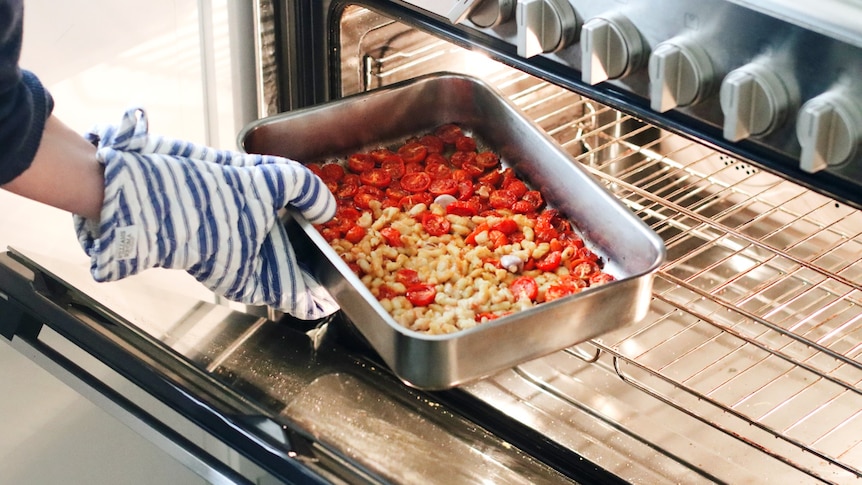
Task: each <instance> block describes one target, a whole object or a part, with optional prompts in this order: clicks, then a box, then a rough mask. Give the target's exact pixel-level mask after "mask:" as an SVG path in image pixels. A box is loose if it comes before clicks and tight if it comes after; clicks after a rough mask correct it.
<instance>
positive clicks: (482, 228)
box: [453, 202, 490, 244]
mask: <svg viewBox="0 0 862 485" xmlns="http://www.w3.org/2000/svg"><path fill="white" fill-rule="evenodd" d="M453 204H454V202H453ZM488 229H490V227H489V226H488V224H487V223H485V222H483V223H481V224H479V225H478V226H476V227H475V228H474V229H473V232H471V233H470V234H468V235H467V237H465V238H464V242H465V243H467V244H476V236H478V235H479V234H482V233H483V232H486V231H487V230H488Z"/></svg>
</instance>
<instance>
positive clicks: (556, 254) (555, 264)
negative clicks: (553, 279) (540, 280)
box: [536, 251, 563, 271]
mask: <svg viewBox="0 0 862 485" xmlns="http://www.w3.org/2000/svg"><path fill="white" fill-rule="evenodd" d="M562 260H563V254H562V253H561V252H560V251H551V252H549V253H548V254H546V255H545V256H544V257H543V258H542V259H539V260H538V261H536V268H537V269H540V270H542V271H554V270H555V269H557V268H559V267H560V263H561V262H562Z"/></svg>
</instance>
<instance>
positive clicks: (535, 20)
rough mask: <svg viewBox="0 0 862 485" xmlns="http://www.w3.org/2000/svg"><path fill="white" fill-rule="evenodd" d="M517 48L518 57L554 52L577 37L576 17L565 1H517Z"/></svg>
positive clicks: (577, 25)
mask: <svg viewBox="0 0 862 485" xmlns="http://www.w3.org/2000/svg"><path fill="white" fill-rule="evenodd" d="M515 21H516V23H517V24H518V36H517V47H518V55H519V56H521V57H533V56H536V55H539V54H543V53H547V52H556V51H558V50H560V49H562V48H563V47H566V46H567V45H569V44H571V43H572V41H574V40H575V38H576V37H577V34H578V28H579V27H580V26H579V24H578V16H577V14H576V13H575V10H574V9H573V8H572V6H571V5H570V4H569V2H568V1H566V0H518V4H517V6H516V9H515Z"/></svg>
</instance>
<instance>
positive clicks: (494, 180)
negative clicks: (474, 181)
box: [479, 170, 503, 189]
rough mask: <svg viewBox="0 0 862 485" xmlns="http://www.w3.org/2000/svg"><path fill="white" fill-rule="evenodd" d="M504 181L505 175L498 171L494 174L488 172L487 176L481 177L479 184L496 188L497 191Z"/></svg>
mask: <svg viewBox="0 0 862 485" xmlns="http://www.w3.org/2000/svg"><path fill="white" fill-rule="evenodd" d="M502 181H503V174H502V173H501V172H499V171H497V170H494V171H493V172H488V173H486V174H485V175H482V176H481V177H479V182H480V183H483V184H485V185H488V186H490V187H494V188H495V189H496V188H498V187H500V183H501V182H502Z"/></svg>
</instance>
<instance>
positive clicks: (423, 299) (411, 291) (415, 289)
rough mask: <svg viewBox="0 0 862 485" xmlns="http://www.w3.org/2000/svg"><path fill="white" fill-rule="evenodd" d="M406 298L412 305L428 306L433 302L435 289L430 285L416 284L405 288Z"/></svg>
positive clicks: (435, 294) (435, 293)
mask: <svg viewBox="0 0 862 485" xmlns="http://www.w3.org/2000/svg"><path fill="white" fill-rule="evenodd" d="M405 296H407V300H408V301H409V302H410V303H412V304H413V305H414V306H428V305H430V304H431V303H433V302H434V297H436V296H437V289H436V288H434V287H433V286H431V285H426V284H422V283H419V284H416V285H413V286H411V287H409V288H407V293H406V294H405Z"/></svg>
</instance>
